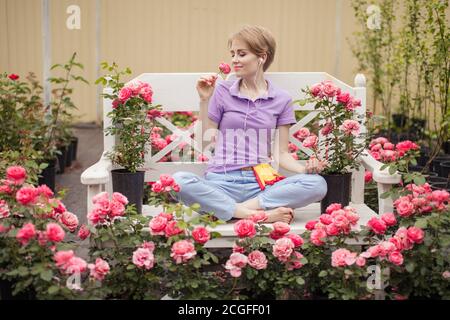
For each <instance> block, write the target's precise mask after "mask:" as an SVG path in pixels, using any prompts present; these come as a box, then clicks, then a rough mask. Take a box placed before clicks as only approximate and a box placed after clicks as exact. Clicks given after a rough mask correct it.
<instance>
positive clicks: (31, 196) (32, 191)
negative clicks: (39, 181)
mask: <svg viewBox="0 0 450 320" xmlns="http://www.w3.org/2000/svg"><path fill="white" fill-rule="evenodd" d="M37 196H38V194H37V192H36V188H34V187H22V188H20V189H19V191H17V193H16V200H17V201H18V202H20V203H21V204H23V205H28V204H34V203H35V202H36V200H37Z"/></svg>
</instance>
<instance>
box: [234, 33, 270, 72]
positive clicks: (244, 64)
mask: <svg viewBox="0 0 450 320" xmlns="http://www.w3.org/2000/svg"><path fill="white" fill-rule="evenodd" d="M230 54H231V66H232V68H233V71H234V72H235V73H236V76H237V77H240V78H246V77H249V76H254V75H255V73H256V71H257V70H258V67H259V68H261V70H262V65H263V64H262V63H261V65H259V57H258V56H257V55H256V54H254V53H252V52H251V51H250V50H249V48H248V46H247V44H246V43H245V42H243V41H242V40H239V39H234V40H233V42H232V44H231V48H230Z"/></svg>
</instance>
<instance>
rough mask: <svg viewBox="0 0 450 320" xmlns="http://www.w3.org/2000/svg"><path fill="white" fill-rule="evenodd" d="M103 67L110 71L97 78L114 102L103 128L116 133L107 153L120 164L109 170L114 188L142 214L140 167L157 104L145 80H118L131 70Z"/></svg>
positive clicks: (142, 183)
mask: <svg viewBox="0 0 450 320" xmlns="http://www.w3.org/2000/svg"><path fill="white" fill-rule="evenodd" d="M102 67H103V69H107V70H108V71H109V72H112V74H111V75H109V76H105V77H101V78H99V79H98V80H97V81H96V83H97V84H98V83H100V82H101V83H102V84H103V85H104V86H108V87H110V88H111V89H112V93H107V94H103V95H104V96H105V97H107V98H109V99H111V100H112V101H113V102H112V104H113V110H112V111H111V112H109V114H108V116H109V117H110V118H111V120H112V125H111V126H110V127H108V128H106V129H105V131H106V134H107V135H114V136H116V143H115V145H114V148H113V150H112V151H110V152H108V154H107V155H108V157H109V158H110V159H111V160H112V162H113V164H114V165H117V166H119V167H121V168H117V169H114V170H112V171H111V174H112V182H113V189H114V191H116V192H120V193H122V194H123V195H125V196H126V197H127V198H128V200H129V201H130V204H134V205H136V209H137V211H138V213H141V211H142V201H143V197H144V174H145V171H143V170H139V169H140V168H141V167H142V165H143V164H144V155H145V153H146V152H147V148H146V144H147V142H148V140H149V138H150V133H151V132H150V130H151V128H152V126H153V125H154V124H153V114H154V112H157V113H158V112H159V110H158V108H160V106H159V105H158V106H153V105H152V96H153V90H152V88H151V86H150V85H149V84H148V83H143V82H140V81H138V82H132V83H127V84H126V85H125V84H124V83H122V82H120V77H121V76H122V75H125V74H130V73H131V71H130V69H128V68H127V69H126V70H125V71H119V70H118V66H117V64H115V63H113V64H112V65H111V66H110V65H109V64H108V63H106V62H104V63H102Z"/></svg>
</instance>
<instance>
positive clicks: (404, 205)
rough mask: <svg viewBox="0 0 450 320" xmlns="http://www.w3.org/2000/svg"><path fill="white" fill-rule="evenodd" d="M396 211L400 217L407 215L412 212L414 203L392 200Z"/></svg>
mask: <svg viewBox="0 0 450 320" xmlns="http://www.w3.org/2000/svg"><path fill="white" fill-rule="evenodd" d="M394 206H395V207H396V209H397V212H398V214H399V215H400V216H402V217H409V216H410V215H412V214H413V213H414V205H413V204H412V203H411V202H410V201H400V202H398V203H395V202H394Z"/></svg>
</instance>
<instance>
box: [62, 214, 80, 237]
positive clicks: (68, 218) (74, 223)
mask: <svg viewBox="0 0 450 320" xmlns="http://www.w3.org/2000/svg"><path fill="white" fill-rule="evenodd" d="M59 222H61V224H63V225H64V226H65V227H66V228H67V229H68V230H69V231H70V232H75V230H76V229H77V227H78V217H77V216H76V215H74V214H73V213H72V212H69V211H66V212H64V213H63V214H61V216H60V217H59Z"/></svg>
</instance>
